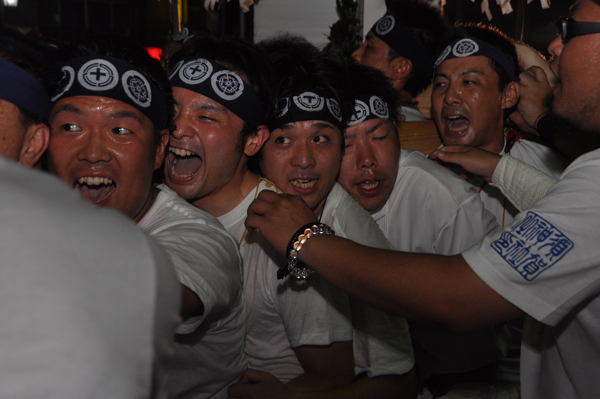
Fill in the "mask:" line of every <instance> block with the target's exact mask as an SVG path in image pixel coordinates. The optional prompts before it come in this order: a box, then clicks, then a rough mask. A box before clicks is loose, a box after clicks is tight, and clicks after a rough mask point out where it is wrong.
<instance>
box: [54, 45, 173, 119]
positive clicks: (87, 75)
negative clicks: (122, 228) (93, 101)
mask: <svg viewBox="0 0 600 399" xmlns="http://www.w3.org/2000/svg"><path fill="white" fill-rule="evenodd" d="M62 71H63V77H62V79H61V80H60V82H59V86H58V90H57V91H56V94H55V95H54V97H52V99H51V101H52V102H53V103H56V102H57V101H59V100H60V99H62V98H67V97H75V96H96V97H107V98H112V99H114V100H119V101H122V102H124V103H126V104H129V105H131V106H132V107H134V108H136V109H137V110H139V111H140V112H141V113H142V114H144V115H145V116H146V117H147V118H148V119H150V120H151V121H152V123H153V124H154V128H156V129H164V128H165V127H167V119H168V116H167V105H166V102H165V98H164V95H163V94H162V92H161V91H160V90H159V89H158V87H156V85H154V84H153V83H152V82H150V81H148V80H147V79H146V78H145V77H144V75H142V74H141V73H140V72H138V71H137V70H136V69H135V68H134V67H133V65H131V64H129V63H128V62H125V61H123V60H120V59H118V58H113V57H105V56H98V55H92V56H84V57H77V58H73V59H71V60H69V61H67V62H65V63H64V64H63V67H62Z"/></svg>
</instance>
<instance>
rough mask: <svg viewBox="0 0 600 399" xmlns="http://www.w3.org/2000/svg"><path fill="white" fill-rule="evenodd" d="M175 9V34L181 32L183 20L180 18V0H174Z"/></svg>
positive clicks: (173, 7) (172, 4)
mask: <svg viewBox="0 0 600 399" xmlns="http://www.w3.org/2000/svg"><path fill="white" fill-rule="evenodd" d="M171 6H172V9H173V35H176V34H178V33H179V32H181V21H180V20H179V0H172V2H171Z"/></svg>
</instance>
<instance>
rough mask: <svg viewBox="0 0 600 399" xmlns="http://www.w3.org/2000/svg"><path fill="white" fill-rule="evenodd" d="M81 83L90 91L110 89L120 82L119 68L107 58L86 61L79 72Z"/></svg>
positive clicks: (78, 78)
mask: <svg viewBox="0 0 600 399" xmlns="http://www.w3.org/2000/svg"><path fill="white" fill-rule="evenodd" d="M77 80H78V81H79V84H80V85H81V86H83V87H84V88H86V89H88V90H90V91H106V90H110V89H112V88H113V87H115V86H116V85H117V83H118V82H119V72H118V71H117V68H115V66H114V65H113V64H111V63H110V62H108V61H106V60H101V59H96V60H91V61H88V62H86V63H85V64H83V65H82V66H81V68H80V69H79V72H77Z"/></svg>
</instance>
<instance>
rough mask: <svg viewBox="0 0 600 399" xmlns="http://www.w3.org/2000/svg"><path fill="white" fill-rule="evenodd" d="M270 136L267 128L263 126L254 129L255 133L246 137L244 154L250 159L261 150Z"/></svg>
mask: <svg viewBox="0 0 600 399" xmlns="http://www.w3.org/2000/svg"><path fill="white" fill-rule="evenodd" d="M270 136H271V132H270V131H269V128H268V127H266V126H265V125H261V126H259V127H258V128H257V129H256V133H255V134H253V135H252V136H250V137H248V139H247V140H246V146H245V147H244V154H246V155H247V156H249V157H251V156H253V155H255V154H256V153H257V152H258V151H260V149H261V148H262V146H263V144H265V142H266V141H267V140H269V137H270Z"/></svg>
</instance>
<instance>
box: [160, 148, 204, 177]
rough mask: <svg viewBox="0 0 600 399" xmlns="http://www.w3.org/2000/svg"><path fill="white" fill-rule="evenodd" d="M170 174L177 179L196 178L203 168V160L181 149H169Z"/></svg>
mask: <svg viewBox="0 0 600 399" xmlns="http://www.w3.org/2000/svg"><path fill="white" fill-rule="evenodd" d="M167 161H168V164H169V174H170V175H171V176H173V177H177V178H184V179H185V178H189V177H192V176H194V175H195V174H196V173H198V171H199V170H200V167H201V166H202V159H201V158H200V157H199V156H198V155H196V154H195V153H193V152H191V151H188V150H184V149H181V148H175V147H169V154H168V155H167Z"/></svg>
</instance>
